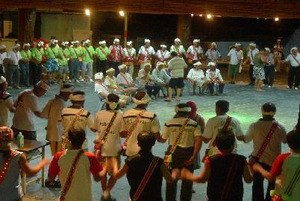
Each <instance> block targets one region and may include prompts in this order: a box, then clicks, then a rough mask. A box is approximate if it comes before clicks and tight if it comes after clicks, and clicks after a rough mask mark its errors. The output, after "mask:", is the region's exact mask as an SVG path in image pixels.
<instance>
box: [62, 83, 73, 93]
mask: <svg viewBox="0 0 300 201" xmlns="http://www.w3.org/2000/svg"><path fill="white" fill-rule="evenodd" d="M73 91H74V86H73V85H70V84H63V85H61V87H60V92H69V93H73Z"/></svg>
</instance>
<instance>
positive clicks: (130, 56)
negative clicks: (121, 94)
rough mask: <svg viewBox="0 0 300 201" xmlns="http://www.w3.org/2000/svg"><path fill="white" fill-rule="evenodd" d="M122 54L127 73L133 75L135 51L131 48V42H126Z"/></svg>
mask: <svg viewBox="0 0 300 201" xmlns="http://www.w3.org/2000/svg"><path fill="white" fill-rule="evenodd" d="M123 52H124V57H125V58H124V61H125V65H126V66H127V70H128V73H129V74H130V75H131V77H132V75H133V72H134V61H135V60H136V50H135V48H134V47H132V41H128V42H127V47H126V48H124V49H123Z"/></svg>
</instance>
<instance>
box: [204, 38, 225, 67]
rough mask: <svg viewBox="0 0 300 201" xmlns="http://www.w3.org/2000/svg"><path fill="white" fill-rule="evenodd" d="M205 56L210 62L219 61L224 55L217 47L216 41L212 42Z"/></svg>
mask: <svg viewBox="0 0 300 201" xmlns="http://www.w3.org/2000/svg"><path fill="white" fill-rule="evenodd" d="M205 56H206V58H207V60H208V62H211V61H213V62H217V60H218V59H220V58H221V57H222V56H221V53H220V51H219V50H218V49H217V44H216V43H215V42H212V43H211V44H210V48H209V49H208V50H207V51H206V53H205Z"/></svg>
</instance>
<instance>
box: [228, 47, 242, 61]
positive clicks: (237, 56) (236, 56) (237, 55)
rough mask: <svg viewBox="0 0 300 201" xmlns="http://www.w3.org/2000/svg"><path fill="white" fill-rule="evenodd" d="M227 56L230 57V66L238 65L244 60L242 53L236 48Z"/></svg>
mask: <svg viewBox="0 0 300 201" xmlns="http://www.w3.org/2000/svg"><path fill="white" fill-rule="evenodd" d="M227 56H229V57H230V61H229V64H231V65H238V64H239V63H240V61H241V59H242V51H241V50H240V51H236V49H235V48H232V49H231V50H230V51H229V53H228V55H227Z"/></svg>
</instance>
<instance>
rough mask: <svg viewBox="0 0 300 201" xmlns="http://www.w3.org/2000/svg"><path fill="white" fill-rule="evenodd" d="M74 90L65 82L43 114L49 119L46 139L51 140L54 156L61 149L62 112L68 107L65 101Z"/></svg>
mask: <svg viewBox="0 0 300 201" xmlns="http://www.w3.org/2000/svg"><path fill="white" fill-rule="evenodd" d="M73 90H74V87H73V85H71V84H63V85H61V87H60V92H59V94H58V95H56V96H55V97H54V98H53V99H50V100H49V101H48V103H47V104H46V106H45V107H44V109H43V110H42V116H43V117H44V118H46V119H48V123H47V134H46V140H47V141H49V142H50V149H51V154H52V156H54V155H55V154H56V152H58V151H61V150H62V147H61V140H62V139H61V138H62V132H63V130H62V124H61V122H60V121H59V120H60V119H61V112H62V110H63V109H64V108H65V107H66V106H65V102H67V101H68V99H69V96H70V95H71V94H72V92H73Z"/></svg>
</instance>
